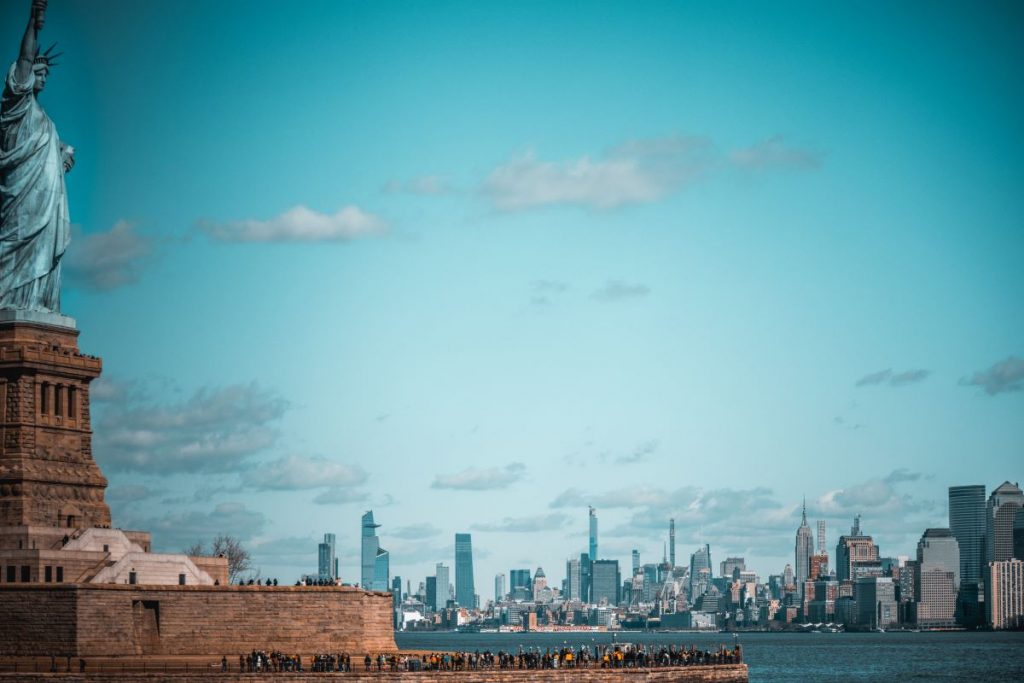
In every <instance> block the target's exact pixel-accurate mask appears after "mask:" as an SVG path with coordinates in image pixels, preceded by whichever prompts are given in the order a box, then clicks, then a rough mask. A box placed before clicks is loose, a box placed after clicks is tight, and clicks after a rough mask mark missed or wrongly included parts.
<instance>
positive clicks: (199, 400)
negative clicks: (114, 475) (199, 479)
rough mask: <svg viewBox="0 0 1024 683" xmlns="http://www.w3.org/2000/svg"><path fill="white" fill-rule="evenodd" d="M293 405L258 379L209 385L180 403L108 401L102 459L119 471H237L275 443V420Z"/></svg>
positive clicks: (101, 431) (101, 430)
mask: <svg viewBox="0 0 1024 683" xmlns="http://www.w3.org/2000/svg"><path fill="white" fill-rule="evenodd" d="M287 407H288V403H287V401H285V400H284V399H283V398H281V397H280V396H278V395H277V394H275V393H274V392H272V391H269V390H266V389H263V388H261V387H259V386H258V385H256V384H249V385H235V386H228V387H223V388H214V389H210V388H203V389H200V390H198V391H197V392H196V393H195V394H194V395H193V396H192V397H191V398H189V399H188V400H186V401H184V402H182V403H177V404H153V403H151V402H142V401H140V402H135V401H132V402H124V401H122V402H113V403H108V404H107V405H106V407H105V409H104V411H103V414H102V417H101V418H100V419H99V423H98V428H97V430H96V440H97V448H96V453H97V458H98V459H99V460H100V464H101V465H102V466H103V467H106V468H110V469H111V470H114V471H117V470H138V471H145V472H146V473H147V474H157V475H164V474H173V473H181V472H226V471H233V470H235V469H236V468H237V467H238V466H239V464H240V463H241V462H242V461H244V460H245V459H247V458H249V457H250V456H252V455H254V454H256V453H259V452H261V451H263V450H264V449H266V448H268V447H269V446H271V445H272V444H273V443H274V442H275V440H276V436H277V434H276V432H275V430H274V429H272V428H271V426H270V425H271V423H273V422H274V421H276V420H277V419H278V418H280V417H281V416H282V415H283V414H284V412H285V410H286V409H287Z"/></svg>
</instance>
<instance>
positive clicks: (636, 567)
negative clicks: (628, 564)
mask: <svg viewBox="0 0 1024 683" xmlns="http://www.w3.org/2000/svg"><path fill="white" fill-rule="evenodd" d="M638 571H640V551H639V550H637V549H636V548H633V575H634V576H636V573H637V572H638Z"/></svg>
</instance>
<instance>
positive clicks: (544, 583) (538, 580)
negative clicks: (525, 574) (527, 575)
mask: <svg viewBox="0 0 1024 683" xmlns="http://www.w3.org/2000/svg"><path fill="white" fill-rule="evenodd" d="M547 587H548V577H547V574H545V573H544V568H543V567H537V571H536V572H534V574H533V599H534V601H535V602H536V601H539V600H540V598H541V593H542V592H543V591H544V589H546V588H547Z"/></svg>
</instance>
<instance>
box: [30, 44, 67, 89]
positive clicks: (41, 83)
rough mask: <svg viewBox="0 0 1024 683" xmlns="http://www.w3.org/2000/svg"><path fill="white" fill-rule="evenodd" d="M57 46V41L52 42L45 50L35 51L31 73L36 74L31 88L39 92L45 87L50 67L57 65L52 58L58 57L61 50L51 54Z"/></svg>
mask: <svg viewBox="0 0 1024 683" xmlns="http://www.w3.org/2000/svg"><path fill="white" fill-rule="evenodd" d="M55 47H57V43H54V44H53V45H51V46H50V47H49V48H47V50H46V52H36V58H35V59H34V60H33V62H32V73H34V74H35V76H36V84H35V87H34V88H33V90H34V91H35V92H39V91H40V90H42V89H43V88H45V87H46V79H47V77H48V76H49V75H50V67H52V66H57V62H55V61H54V60H55V59H57V57H60V56H61V55H62V54H64V53H63V52H58V53H57V54H52V52H53V48H55Z"/></svg>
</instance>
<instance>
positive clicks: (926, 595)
mask: <svg viewBox="0 0 1024 683" xmlns="http://www.w3.org/2000/svg"><path fill="white" fill-rule="evenodd" d="M959 587H960V550H959V547H958V546H957V542H956V537H955V536H953V532H952V531H950V530H949V529H928V530H926V531H925V532H924V535H923V536H921V540H920V541H918V543H917V563H916V565H915V567H914V600H915V601H916V602H917V624H918V626H927V627H938V626H952V625H953V624H954V623H955V620H956V598H957V589H958V588H959Z"/></svg>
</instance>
